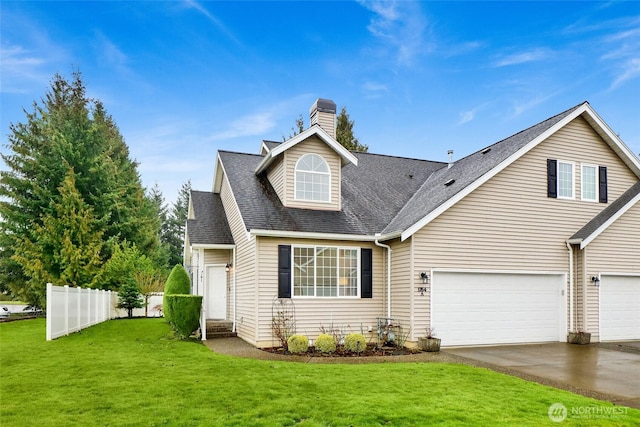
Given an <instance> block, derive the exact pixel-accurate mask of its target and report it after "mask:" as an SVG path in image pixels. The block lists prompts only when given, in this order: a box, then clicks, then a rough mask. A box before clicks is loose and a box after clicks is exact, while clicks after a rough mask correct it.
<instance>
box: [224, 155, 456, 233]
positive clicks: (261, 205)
mask: <svg viewBox="0 0 640 427" xmlns="http://www.w3.org/2000/svg"><path fill="white" fill-rule="evenodd" d="M219 154H220V160H221V161H222V164H223V165H224V170H225V172H226V173H227V177H228V179H229V183H230V185H231V188H232V189H233V194H234V196H235V198H236V201H237V203H238V207H239V209H240V212H241V214H242V217H243V219H244V221H245V225H246V226H247V229H248V230H251V229H261V230H287V231H299V232H320V233H338V234H350V235H362V234H366V235H373V234H374V233H378V232H380V230H381V229H382V228H383V227H384V225H385V224H387V223H388V221H390V220H391V219H392V218H393V217H394V216H395V214H396V213H397V212H398V210H399V209H400V208H401V207H402V206H404V204H405V203H406V202H407V201H408V200H409V198H410V197H411V195H412V194H413V192H415V191H417V189H418V188H419V187H420V185H421V184H422V183H423V182H424V180H425V179H426V178H427V177H428V176H429V175H430V174H431V173H433V171H435V170H437V169H439V168H442V167H443V166H444V164H443V163H440V162H430V161H426V160H416V159H406V158H399V157H391V156H381V155H375V154H366V153H354V155H355V156H356V157H358V166H357V167H356V166H353V165H347V166H345V167H344V168H343V169H342V178H343V179H342V210H341V211H318V210H311V209H298V208H287V207H284V206H283V205H282V203H281V202H280V199H279V198H278V196H277V194H276V193H275V191H274V190H273V188H272V187H271V185H270V184H269V182H268V180H267V178H266V176H264V174H262V175H258V176H256V175H255V174H254V171H255V169H256V167H257V166H258V165H259V164H260V162H261V161H262V158H263V157H262V156H260V155H253V154H244V153H234V152H228V151H220V153H219Z"/></svg>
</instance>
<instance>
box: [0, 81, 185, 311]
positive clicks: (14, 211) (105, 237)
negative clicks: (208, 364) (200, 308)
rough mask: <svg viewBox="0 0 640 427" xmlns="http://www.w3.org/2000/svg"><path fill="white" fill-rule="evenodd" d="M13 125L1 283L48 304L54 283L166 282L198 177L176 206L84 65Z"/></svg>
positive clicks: (1, 191)
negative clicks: (88, 80)
mask: <svg viewBox="0 0 640 427" xmlns="http://www.w3.org/2000/svg"><path fill="white" fill-rule="evenodd" d="M24 113H25V115H26V120H25V121H24V122H22V123H17V124H11V125H10V129H9V130H10V133H9V135H8V143H7V148H8V149H9V151H8V153H7V154H2V156H1V157H2V160H3V161H4V162H5V164H6V166H7V170H3V171H1V172H0V292H2V293H3V294H10V295H11V296H12V297H13V298H18V299H20V300H23V301H25V302H27V303H28V304H30V305H32V306H34V307H38V308H43V306H44V305H45V286H46V283H47V282H52V283H54V284H60V285H69V286H90V287H93V288H99V289H111V290H118V289H119V288H120V287H121V286H122V285H124V284H135V285H137V286H139V287H140V286H141V287H145V286H146V287H147V288H158V289H157V290H159V289H161V287H162V284H163V283H164V279H165V278H166V276H167V274H168V272H169V270H170V267H172V266H173V265H175V264H178V263H181V260H182V239H183V233H184V226H185V222H186V218H187V209H188V203H189V191H190V189H191V184H190V182H186V183H184V184H183V185H182V188H180V190H179V193H178V197H177V199H176V201H175V202H174V203H173V204H172V205H171V206H168V205H167V204H166V203H165V200H164V197H163V195H162V193H161V192H160V189H159V187H158V186H157V184H156V185H155V186H154V187H153V188H151V190H150V191H146V190H145V188H144V187H143V186H142V182H141V179H140V174H139V172H138V164H137V163H136V162H135V161H134V160H132V159H131V157H130V154H129V148H128V146H127V145H126V143H125V141H124V138H123V137H122V135H121V134H120V131H119V129H118V127H117V126H116V124H115V123H114V121H113V119H112V117H111V116H110V115H109V114H108V113H107V112H106V110H105V108H104V105H103V104H102V103H101V102H100V101H99V100H96V99H90V98H89V97H88V96H87V94H86V87H85V85H84V83H83V81H82V76H81V74H80V72H74V73H73V76H72V78H71V79H69V80H67V79H65V78H64V77H62V76H61V75H59V74H56V75H55V76H54V77H53V79H52V81H51V87H50V88H49V90H48V92H47V93H46V95H45V97H44V98H43V99H41V101H40V102H34V103H33V110H32V111H27V110H24Z"/></svg>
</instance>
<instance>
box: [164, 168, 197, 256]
mask: <svg viewBox="0 0 640 427" xmlns="http://www.w3.org/2000/svg"><path fill="white" fill-rule="evenodd" d="M190 195H191V180H189V181H187V182H185V183H183V184H182V187H180V190H179V191H178V197H177V198H176V201H175V202H173V205H172V206H171V211H170V212H169V218H168V221H167V223H168V227H167V230H166V233H164V232H163V238H162V241H163V242H164V243H166V244H167V246H168V248H169V251H170V252H169V255H170V257H169V265H176V264H182V256H183V251H184V230H185V225H186V224H187V215H188V214H189V197H190Z"/></svg>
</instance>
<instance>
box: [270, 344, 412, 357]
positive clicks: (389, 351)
mask: <svg viewBox="0 0 640 427" xmlns="http://www.w3.org/2000/svg"><path fill="white" fill-rule="evenodd" d="M262 350H263V351H266V352H268V353H273V354H282V355H290V356H307V357H373V356H406V355H410V354H417V353H420V350H418V349H410V348H406V347H405V348H403V349H398V348H396V347H377V346H376V345H375V344H368V345H367V347H366V348H365V349H364V350H363V351H361V352H359V353H358V352H353V351H348V350H345V349H344V348H343V347H342V346H337V347H336V351H334V352H332V353H324V352H321V351H319V350H317V349H316V348H315V347H309V349H308V350H307V351H305V352H302V353H296V354H293V353H291V352H289V351H288V350H285V349H284V348H282V347H269V348H263V349H262Z"/></svg>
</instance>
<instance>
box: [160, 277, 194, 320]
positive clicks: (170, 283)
mask: <svg viewBox="0 0 640 427" xmlns="http://www.w3.org/2000/svg"><path fill="white" fill-rule="evenodd" d="M189 292H191V280H190V279H189V274H188V273H187V270H185V269H184V267H183V266H182V265H180V264H176V266H175V267H173V270H171V274H169V277H167V281H166V283H165V284H164V298H163V301H162V305H163V307H162V309H163V311H164V318H165V319H167V322H171V319H172V314H173V313H172V311H171V307H170V306H169V304H168V302H167V296H168V295H187V294H189Z"/></svg>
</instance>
